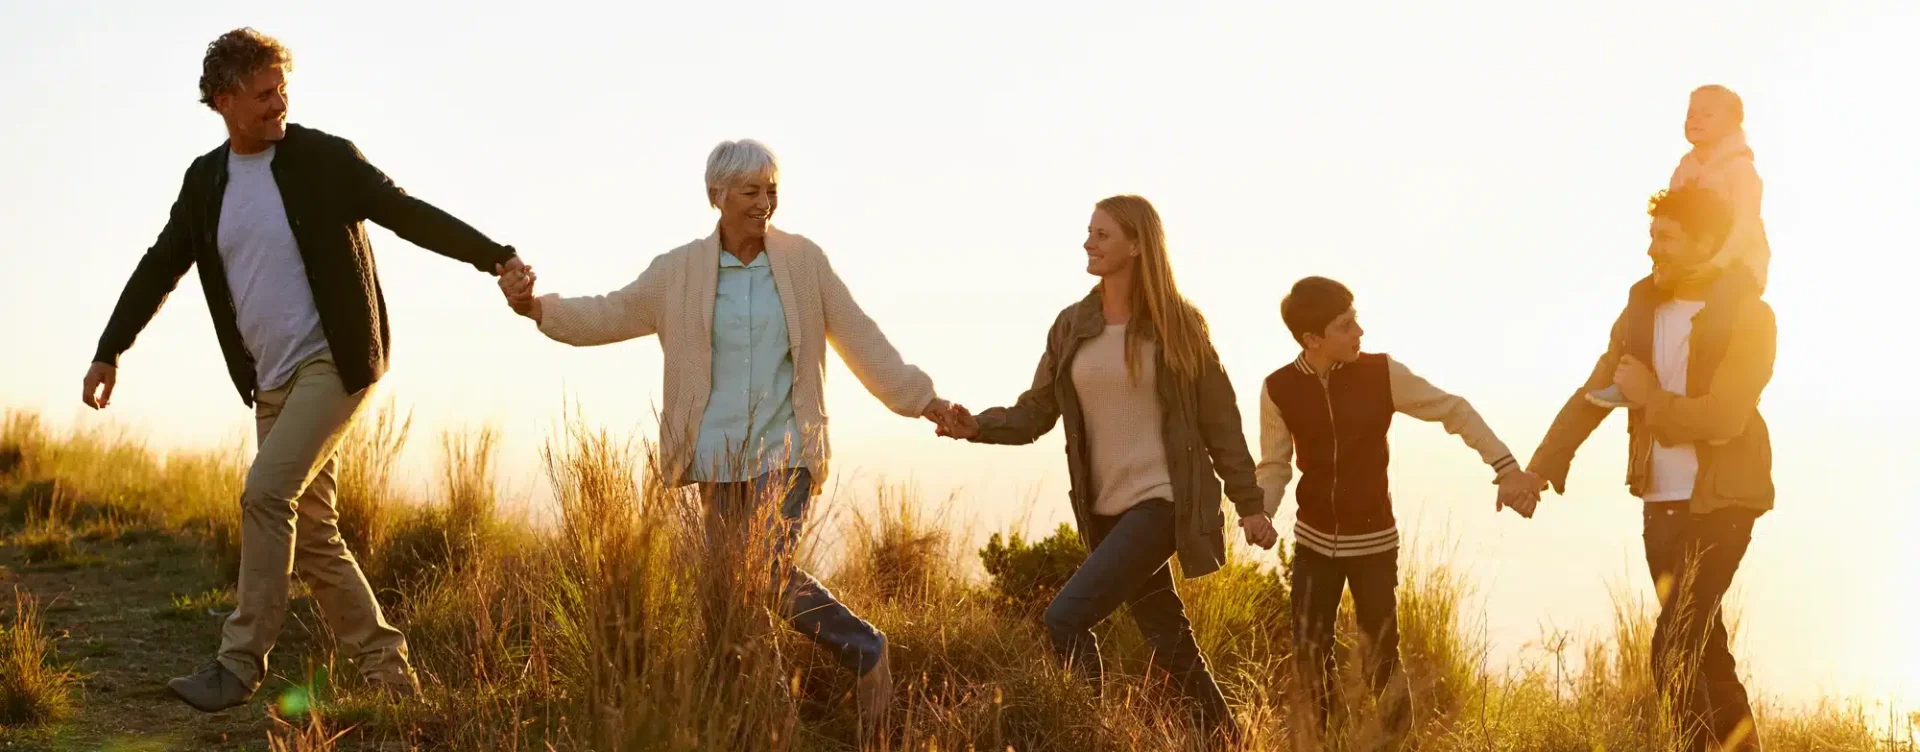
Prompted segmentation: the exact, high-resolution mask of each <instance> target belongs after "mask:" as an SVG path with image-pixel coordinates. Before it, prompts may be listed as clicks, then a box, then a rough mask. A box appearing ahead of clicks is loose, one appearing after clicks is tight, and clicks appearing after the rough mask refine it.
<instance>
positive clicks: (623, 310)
mask: <svg viewBox="0 0 1920 752" xmlns="http://www.w3.org/2000/svg"><path fill="white" fill-rule="evenodd" d="M667 264H668V257H667V256H660V257H657V258H655V259H654V260H653V263H651V264H648V265H647V269H646V271H643V272H641V273H640V277H639V278H638V279H635V280H634V281H632V282H629V283H627V286H625V287H622V288H620V289H618V290H614V291H613V292H610V293H607V294H605V295H585V296H580V297H572V298H565V297H561V296H559V295H543V296H540V297H537V298H536V297H534V296H533V283H534V275H533V270H532V268H531V267H528V268H524V269H516V270H507V271H505V272H504V273H503V274H501V276H500V290H501V292H502V293H503V294H504V295H506V298H507V305H509V306H511V307H512V308H513V310H514V312H515V313H518V314H520V315H522V316H526V317H527V318H530V319H533V320H534V322H535V323H537V324H539V325H540V333H541V334H545V335H547V337H548V338H549V339H552V340H554V341H556V342H564V343H567V344H569V345H573V346H575V347H591V346H594V345H605V344H610V343H613V342H621V341H625V340H629V339H634V338H637V337H645V336H647V335H649V334H653V333H654V332H656V331H658V329H659V326H658V317H659V316H660V309H661V307H662V306H661V303H662V301H663V300H664V299H665V297H666V292H667V290H666V288H667V286H668V284H669V280H668V274H667V270H666V265H667Z"/></svg>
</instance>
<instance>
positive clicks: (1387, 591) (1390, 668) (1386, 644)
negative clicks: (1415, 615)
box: [1342, 549, 1411, 734]
mask: <svg viewBox="0 0 1920 752" xmlns="http://www.w3.org/2000/svg"><path fill="white" fill-rule="evenodd" d="M1399 557H1400V552H1399V550H1397V549H1396V550H1393V551H1386V552H1382V553H1377V554H1369V555H1367V556H1356V557H1353V558H1351V559H1344V560H1342V561H1343V562H1344V563H1345V564H1346V569H1347V581H1348V583H1350V584H1351V585H1352V587H1353V611H1354V617H1355V621H1357V622H1359V626H1360V634H1361V637H1362V639H1363V640H1364V641H1365V642H1364V645H1365V648H1364V651H1363V652H1364V654H1365V656H1366V669H1367V683H1368V684H1369V685H1370V686H1371V687H1372V689H1373V694H1374V696H1375V697H1376V698H1378V699H1379V701H1380V717H1381V721H1382V724H1381V725H1382V726H1383V727H1384V729H1385V730H1386V731H1387V732H1388V733H1391V734H1400V733H1404V732H1405V731H1406V730H1407V726H1408V721H1409V720H1410V716H1411V713H1409V712H1408V711H1409V707H1408V698H1407V692H1406V683H1405V682H1404V681H1395V679H1396V677H1398V675H1399V674H1400V620H1399V618H1398V616H1397V614H1396V608H1397V601H1398V598H1397V597H1396V593H1395V591H1396V590H1397V589H1398V588H1399V586H1400V562H1399Z"/></svg>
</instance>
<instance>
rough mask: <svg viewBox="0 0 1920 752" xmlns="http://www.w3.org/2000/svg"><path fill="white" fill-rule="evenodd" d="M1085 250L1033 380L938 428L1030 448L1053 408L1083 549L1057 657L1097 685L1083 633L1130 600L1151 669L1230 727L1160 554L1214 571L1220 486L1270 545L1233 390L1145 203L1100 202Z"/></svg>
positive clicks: (1219, 728)
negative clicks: (1081, 288) (1085, 281)
mask: <svg viewBox="0 0 1920 752" xmlns="http://www.w3.org/2000/svg"><path fill="white" fill-rule="evenodd" d="M1083 247H1084V248H1085V249H1086V252H1087V273H1088V274H1092V275H1094V276H1097V277H1099V278H1100V283H1099V284H1098V285H1096V286H1095V287H1094V289H1093V292H1092V293H1091V294H1089V295H1087V297H1086V298H1085V299H1083V300H1081V301H1080V302H1078V303H1075V304H1073V305H1071V306H1068V307H1067V309H1066V310H1064V311H1062V312H1061V313H1060V316H1059V318H1057V319H1055V320H1054V322H1053V327H1052V329H1051V330H1050V331H1049V333H1048V335H1047V351H1046V355H1045V356H1043V357H1042V358H1041V359H1040V367H1039V370H1038V371H1036V372H1035V373H1034V377H1033V387H1032V388H1030V389H1028V390H1027V392H1026V393H1025V394H1022V395H1020V399H1019V401H1018V402H1016V403H1015V404H1014V405H1013V406H1012V407H996V408H993V409H991V410H986V411H984V412H982V413H980V415H979V416H977V417H976V416H973V415H971V414H969V413H968V412H967V411H966V409H965V408H961V407H958V406H954V407H952V408H950V415H949V416H948V420H946V421H945V422H944V424H943V426H942V428H941V429H940V433H942V434H943V435H948V436H953V437H955V438H960V439H966V440H968V441H973V442H978V443H983V444H1028V443H1032V442H1033V441H1034V440H1036V439H1038V438H1040V437H1041V436H1042V435H1044V434H1046V433H1047V432H1048V431H1050V430H1052V429H1053V426H1054V423H1055V422H1057V421H1059V420H1061V419H1062V418H1064V419H1065V422H1066V431H1067V468H1068V473H1069V477H1070V479H1071V482H1072V492H1071V494H1070V498H1071V500H1072V503H1073V513H1074V518H1075V520H1076V521H1077V522H1078V523H1079V526H1080V535H1081V537H1082V538H1083V539H1085V540H1086V541H1087V545H1088V547H1089V550H1090V553H1089V555H1088V557H1087V561H1086V563H1085V564H1082V565H1081V566H1080V569H1079V570H1078V571H1076V572H1075V573H1074V575H1073V577H1072V578H1071V579H1070V580H1068V582H1067V585H1066V587H1064V588H1063V589H1061V591H1060V594H1059V595H1058V596H1057V597H1055V598H1054V600H1053V603H1052V604H1051V605H1049V606H1048V608H1047V612H1046V625H1047V632H1048V635H1049V637H1050V638H1051V639H1052V642H1053V647H1054V651H1055V653H1056V654H1057V655H1058V656H1059V657H1060V658H1062V659H1063V660H1065V661H1066V662H1067V664H1068V665H1069V666H1070V667H1071V668H1072V669H1073V670H1075V671H1076V672H1078V673H1080V675H1082V676H1083V677H1085V678H1087V679H1088V680H1089V681H1091V682H1093V684H1094V686H1095V687H1096V689H1097V688H1098V687H1099V680H1100V673H1101V666H1100V651H1099V646H1098V645H1097V644H1096V643H1095V640H1094V636H1093V632H1092V628H1093V626H1094V625H1096V624H1099V623H1100V622H1101V621H1103V620H1105V619H1106V618H1107V616H1108V615H1110V614H1112V613H1113V612H1114V610H1115V609H1117V608H1119V607H1120V606H1121V604H1127V605H1129V606H1130V607H1131V608H1130V609H1129V610H1130V612H1131V613H1132V614H1133V618H1134V621H1135V622H1137V623H1138V624H1139V626H1140V631H1141V633H1142V634H1143V635H1145V636H1146V639H1147V643H1148V644H1149V645H1150V646H1151V647H1152V648H1153V653H1154V655H1153V661H1154V665H1156V666H1158V667H1160V668H1162V669H1164V670H1166V671H1167V672H1168V673H1169V674H1171V676H1172V677H1173V679H1174V681H1175V683H1176V685H1177V686H1178V687H1179V688H1180V689H1181V690H1182V691H1183V692H1184V694H1185V695H1186V697H1187V698H1188V699H1189V700H1190V701H1191V703H1192V706H1193V707H1192V710H1193V711H1194V712H1195V715H1196V719H1197V720H1198V721H1200V723H1201V724H1202V725H1203V727H1205V728H1206V729H1207V730H1208V731H1209V733H1212V734H1215V735H1217V736H1218V737H1222V738H1226V737H1233V736H1237V734H1238V732H1237V728H1236V726H1235V723H1234V720H1233V716H1232V713H1231V712H1230V711H1229V710H1228V708H1227V702H1226V698H1225V697H1224V696H1222V695H1221V693H1220V688H1219V686H1218V685H1216V684H1215V683H1214V680H1213V675H1212V673H1211V672H1210V671H1209V670H1208V668H1207V664H1206V661H1205V659H1203V658H1202V657H1201V656H1200V647H1199V645H1198V644H1196V643H1195V642H1194V639H1193V630H1192V628H1191V625H1190V624H1189V623H1188V621H1187V616H1186V612H1185V606H1184V605H1183V604H1182V603H1181V602H1180V596H1179V594H1178V593H1176V592H1175V591H1174V588H1173V576H1172V573H1171V569H1170V568H1169V566H1168V564H1167V561H1168V559H1169V558H1171V557H1173V556H1175V555H1177V556H1179V559H1180V569H1181V571H1182V572H1183V573H1185V575H1186V576H1188V577H1199V576H1201V575H1204V574H1207V573H1209V572H1212V571H1214V570H1216V569H1219V568H1220V565H1221V563H1222V562H1223V561H1224V560H1225V558H1226V538H1225V536H1224V535H1223V533H1222V529H1223V528H1224V527H1225V519H1224V515H1223V514H1222V512H1221V504H1220V492H1221V484H1222V482H1223V481H1224V483H1225V486H1226V495H1227V496H1228V497H1229V498H1231V499H1232V500H1233V504H1234V507H1235V509H1236V510H1237V511H1238V513H1239V517H1240V525H1241V527H1242V528H1244V530H1245V531H1246V535H1247V540H1248V541H1249V542H1251V543H1254V544H1255V545H1259V546H1262V547H1271V546H1272V545H1273V544H1274V541H1275V538H1276V534H1275V533H1274V530H1273V525H1272V522H1271V521H1270V520H1269V519H1268V518H1267V516H1266V514H1265V507H1264V502H1263V498H1264V497H1263V496H1262V495H1261V492H1260V487H1259V485H1258V484H1257V483H1256V482H1255V480H1254V473H1253V457H1252V455H1251V454H1250V453H1249V452H1248V451H1247V442H1246V437H1245V436H1244V435H1243V434H1242V433H1241V432H1240V409H1239V407H1238V406H1237V403H1236V402H1235V400H1234V395H1233V385H1232V384H1231V383H1229V382H1228V381H1227V375H1226V372H1225V371H1223V370H1222V369H1221V367H1220V359H1219V356H1218V354H1216V353H1215V352H1214V349H1213V343H1212V341H1211V340H1210V339H1209V337H1208V334H1207V325H1206V321H1205V320H1204V319H1202V318H1201V316H1200V312H1199V311H1198V310H1195V309H1194V307H1193V305H1192V304H1191V303H1188V302H1187V300H1186V298H1184V297H1182V296H1181V295H1180V291H1179V290H1178V289H1177V288H1176V287H1175V286H1174V282H1173V270H1172V267H1171V266H1170V265H1169V263H1168V261H1167V243H1166V236H1165V234H1164V233H1163V232H1162V230H1161V225H1160V215H1159V213H1158V212H1155V211H1154V208H1153V205H1152V204H1150V203H1147V200H1146V199H1144V198H1141V197H1139V196H1114V197H1112V198H1108V199H1106V200H1103V201H1101V202H1100V203H1099V204H1097V205H1096V206H1095V207H1094V211H1093V218H1092V219H1091V220H1090V221H1089V222H1088V225H1087V241H1086V243H1085V244H1084V245H1083Z"/></svg>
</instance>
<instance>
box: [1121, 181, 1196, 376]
mask: <svg viewBox="0 0 1920 752" xmlns="http://www.w3.org/2000/svg"><path fill="white" fill-rule="evenodd" d="M1094 208H1096V209H1099V210H1100V211H1103V212H1106V214H1107V216H1108V217H1112V218H1113V221H1114V222H1115V223H1117V224H1119V225H1120V231H1121V232H1122V233H1123V234H1125V235H1126V236H1127V240H1128V241H1131V242H1132V243H1133V244H1134V246H1135V247H1136V248H1138V249H1140V255H1138V256H1135V257H1134V263H1133V294H1132V299H1131V301H1130V302H1131V305H1132V308H1133V315H1134V316H1136V317H1138V316H1139V315H1141V314H1142V313H1145V314H1146V316H1147V319H1148V320H1149V321H1151V322H1152V323H1153V328H1152V329H1151V330H1149V329H1147V328H1146V327H1138V326H1129V327H1127V348H1126V352H1127V354H1126V364H1127V374H1128V375H1129V376H1130V377H1132V376H1137V374H1138V373H1139V364H1138V363H1137V362H1136V356H1135V355H1134V352H1135V351H1136V350H1138V349H1140V345H1142V344H1144V343H1145V341H1146V338H1147V335H1148V333H1149V331H1151V332H1153V333H1156V334H1158V335H1159V338H1160V343H1159V347H1160V357H1161V359H1162V360H1165V361H1166V363H1167V367H1168V368H1171V369H1173V373H1174V374H1175V375H1176V376H1179V377H1180V378H1181V379H1184V380H1187V381H1190V382H1191V381H1197V380H1199V378H1200V373H1201V370H1202V369H1204V368H1205V367H1206V364H1207V360H1208V359H1209V358H1211V357H1212V350H1213V344H1212V338H1211V335H1209V334H1208V333H1207V320H1206V319H1205V318H1203V317H1202V316H1201V315H1200V311H1199V309H1196V308H1194V307H1193V304H1192V303H1190V302H1188V301H1187V299H1186V298H1185V297H1184V296H1182V295H1181V294H1180V289H1179V288H1178V287H1177V286H1175V285H1174V282H1173V265H1172V264H1171V263H1170V262H1169V261H1168V260H1167V234H1166V231H1165V230H1164V229H1162V228H1161V225H1160V212H1157V211H1154V208H1153V204H1151V203H1148V202H1147V200H1146V199H1144V198H1141V197H1139V196H1134V195H1124V196H1112V197H1109V198H1106V199H1102V200H1101V201H1100V203H1098V204H1095V205H1094Z"/></svg>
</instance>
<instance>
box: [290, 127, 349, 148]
mask: <svg viewBox="0 0 1920 752" xmlns="http://www.w3.org/2000/svg"><path fill="white" fill-rule="evenodd" d="M281 143H282V144H285V145H287V146H293V147H301V148H313V147H318V148H323V149H326V148H332V149H343V148H347V147H350V146H352V145H353V142H352V141H349V140H347V139H346V138H344V137H341V136H336V135H333V134H331V133H328V132H326V131H323V130H320V129H319V128H310V127H307V126H304V125H300V124H298V123H288V124H287V137H286V138H285V139H282V140H281Z"/></svg>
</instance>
